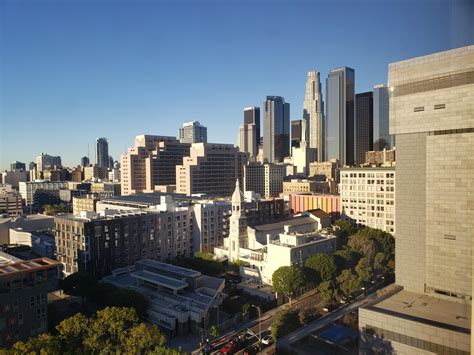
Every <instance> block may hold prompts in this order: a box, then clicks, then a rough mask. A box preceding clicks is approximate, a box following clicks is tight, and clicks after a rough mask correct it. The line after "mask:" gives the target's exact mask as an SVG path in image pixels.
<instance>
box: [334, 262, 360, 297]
mask: <svg viewBox="0 0 474 355" xmlns="http://www.w3.org/2000/svg"><path fill="white" fill-rule="evenodd" d="M336 281H337V283H338V285H339V289H340V290H341V291H342V293H343V294H344V295H345V296H346V297H349V296H350V295H352V294H353V293H354V292H356V291H357V289H358V288H359V282H358V280H357V277H356V275H354V273H353V272H352V271H351V270H349V269H346V270H344V271H342V272H341V274H340V275H339V276H338V277H337V278H336Z"/></svg>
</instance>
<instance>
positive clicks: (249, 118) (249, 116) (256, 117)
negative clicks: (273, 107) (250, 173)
mask: <svg viewBox="0 0 474 355" xmlns="http://www.w3.org/2000/svg"><path fill="white" fill-rule="evenodd" d="M244 124H246V125H250V124H254V125H255V146H256V147H257V154H258V146H259V145H260V137H261V135H260V134H261V132H260V107H255V106H252V107H246V108H244Z"/></svg>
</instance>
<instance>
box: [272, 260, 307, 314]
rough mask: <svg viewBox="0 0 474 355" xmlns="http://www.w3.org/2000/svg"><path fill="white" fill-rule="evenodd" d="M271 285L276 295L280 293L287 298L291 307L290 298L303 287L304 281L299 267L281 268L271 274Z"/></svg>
mask: <svg viewBox="0 0 474 355" xmlns="http://www.w3.org/2000/svg"><path fill="white" fill-rule="evenodd" d="M272 283H273V289H274V290H275V291H276V292H277V293H282V294H284V295H285V296H286V297H288V300H289V301H290V307H291V298H292V297H293V294H294V293H295V292H296V291H297V290H298V289H300V288H301V287H303V286H304V284H305V279H304V274H303V272H302V271H301V269H300V268H299V267H295V266H282V267H280V268H278V269H276V270H275V272H274V273H273V275H272Z"/></svg>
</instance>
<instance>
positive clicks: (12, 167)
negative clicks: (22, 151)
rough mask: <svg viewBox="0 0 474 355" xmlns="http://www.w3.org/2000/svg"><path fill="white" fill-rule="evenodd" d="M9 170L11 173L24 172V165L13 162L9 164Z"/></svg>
mask: <svg viewBox="0 0 474 355" xmlns="http://www.w3.org/2000/svg"><path fill="white" fill-rule="evenodd" d="M10 170H11V171H15V170H24V171H26V164H25V163H22V162H19V161H14V162H13V163H11V164H10Z"/></svg>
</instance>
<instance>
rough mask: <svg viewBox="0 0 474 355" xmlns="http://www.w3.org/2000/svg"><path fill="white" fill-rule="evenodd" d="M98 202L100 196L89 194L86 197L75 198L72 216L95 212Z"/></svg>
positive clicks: (73, 199)
mask: <svg viewBox="0 0 474 355" xmlns="http://www.w3.org/2000/svg"><path fill="white" fill-rule="evenodd" d="M98 200H99V196H98V194H87V195H84V196H78V197H73V198H72V214H73V215H74V216H79V215H80V214H81V212H82V211H92V212H95V210H96V205H97V201H98Z"/></svg>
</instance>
